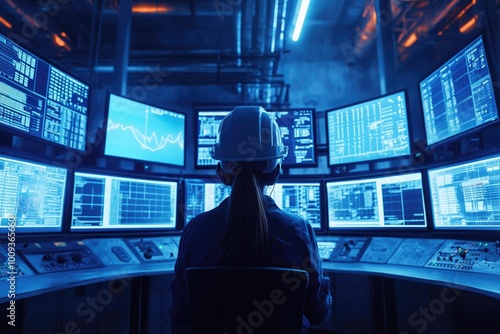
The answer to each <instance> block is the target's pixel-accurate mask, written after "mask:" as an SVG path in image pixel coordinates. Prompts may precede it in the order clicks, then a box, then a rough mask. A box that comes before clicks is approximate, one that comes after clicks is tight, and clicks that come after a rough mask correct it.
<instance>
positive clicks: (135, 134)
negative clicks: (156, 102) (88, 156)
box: [104, 93, 186, 167]
mask: <svg viewBox="0 0 500 334" xmlns="http://www.w3.org/2000/svg"><path fill="white" fill-rule="evenodd" d="M106 109H107V115H106V125H105V126H106V139H105V143H104V154H105V155H107V156H113V157H118V158H124V159H132V160H135V161H139V162H150V163H160V164H168V165H173V166H178V167H183V166H184V165H185V150H184V140H185V130H186V115H184V114H182V113H179V112H175V111H172V110H168V109H165V108H161V107H156V106H152V105H150V104H147V103H144V102H139V101H135V100H132V99H129V98H126V97H124V96H119V95H115V94H112V93H110V94H108V99H107V108H106Z"/></svg>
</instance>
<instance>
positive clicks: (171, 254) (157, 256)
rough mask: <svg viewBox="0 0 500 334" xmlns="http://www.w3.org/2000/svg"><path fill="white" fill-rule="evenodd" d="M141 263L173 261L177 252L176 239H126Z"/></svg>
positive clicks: (177, 244) (177, 242) (177, 241)
mask: <svg viewBox="0 0 500 334" xmlns="http://www.w3.org/2000/svg"><path fill="white" fill-rule="evenodd" d="M127 242H128V244H129V245H130V247H131V248H132V249H133V250H134V251H135V253H136V254H137V256H138V258H139V259H140V260H141V261H142V262H151V261H165V260H171V261H175V260H176V259H177V252H178V250H179V238H178V237H151V238H137V239H127Z"/></svg>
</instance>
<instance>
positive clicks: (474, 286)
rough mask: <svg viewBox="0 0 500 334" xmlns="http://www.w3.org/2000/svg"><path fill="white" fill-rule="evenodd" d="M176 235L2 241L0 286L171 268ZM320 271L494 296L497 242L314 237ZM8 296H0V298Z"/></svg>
mask: <svg viewBox="0 0 500 334" xmlns="http://www.w3.org/2000/svg"><path fill="white" fill-rule="evenodd" d="M179 240H180V236H178V235H164V236H155V237H142V238H141V237H130V238H80V239H77V238H75V239H71V240H42V241H33V242H18V243H16V246H17V248H16V249H15V250H13V249H10V250H9V249H8V248H7V245H6V244H1V245H0V268H1V271H0V274H1V276H2V278H3V279H2V280H1V281H0V289H3V290H2V291H8V287H9V284H10V283H9V281H8V278H10V279H12V278H14V279H15V280H16V297H17V298H23V297H29V296H33V295H37V294H41V293H45V292H50V291H54V290H60V289H64V288H65V287H70V286H78V285H86V284H90V283H94V282H102V281H106V280H110V279H116V278H121V277H136V276H148V275H159V274H169V273H172V272H173V268H174V264H175V260H176V258H177V252H178V245H179ZM317 241H318V247H319V251H320V256H321V258H322V259H323V268H324V269H325V270H326V271H327V272H332V273H335V272H348V273H360V274H367V275H375V276H382V277H393V278H400V279H407V280H413V281H414V280H417V281H422V282H428V283H433V284H453V285H455V286H456V287H457V288H460V287H466V288H467V289H469V290H473V291H476V292H478V293H481V294H485V295H489V296H493V297H494V298H500V285H499V284H498V280H499V279H500V243H499V242H498V241H494V242H490V241H467V240H444V239H430V238H397V237H365V236H333V235H329V236H326V235H320V236H317ZM7 300H8V299H7V296H6V295H2V296H1V297H0V303H2V302H6V301H7Z"/></svg>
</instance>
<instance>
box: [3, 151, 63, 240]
mask: <svg viewBox="0 0 500 334" xmlns="http://www.w3.org/2000/svg"><path fill="white" fill-rule="evenodd" d="M66 180H67V170H66V169H65V168H61V167H57V166H54V165H50V164H46V163H40V162H34V161H28V160H26V159H18V158H12V157H10V156H7V155H5V154H0V214H1V216H0V231H1V232H2V233H4V232H5V233H7V232H12V233H14V236H15V234H16V233H31V232H33V233H39V232H61V231H62V225H63V214H64V202H65V191H66ZM5 235H7V234H5Z"/></svg>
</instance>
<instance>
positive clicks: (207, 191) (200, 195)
mask: <svg viewBox="0 0 500 334" xmlns="http://www.w3.org/2000/svg"><path fill="white" fill-rule="evenodd" d="M185 192H186V195H185V201H186V202H185V206H184V215H185V219H184V222H185V223H186V224H187V223H188V222H189V221H190V220H191V219H193V218H194V217H196V216H197V215H199V214H200V213H203V212H206V211H209V210H212V209H213V208H215V207H216V206H218V205H219V204H220V203H221V202H222V201H223V200H224V199H226V198H227V197H229V195H231V187H230V186H226V185H224V184H222V183H221V182H218V181H215V180H207V181H201V180H195V181H193V180H188V181H186V189H185Z"/></svg>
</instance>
